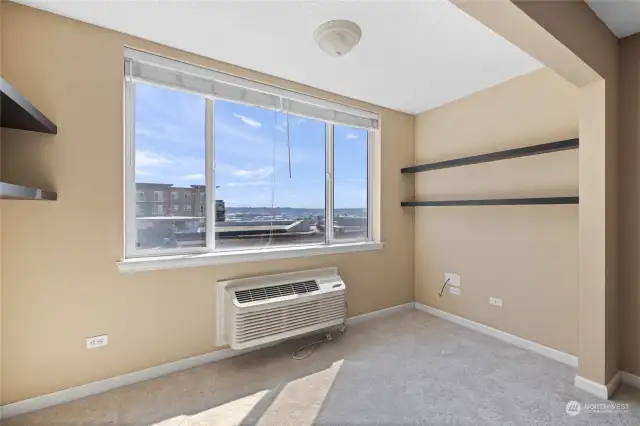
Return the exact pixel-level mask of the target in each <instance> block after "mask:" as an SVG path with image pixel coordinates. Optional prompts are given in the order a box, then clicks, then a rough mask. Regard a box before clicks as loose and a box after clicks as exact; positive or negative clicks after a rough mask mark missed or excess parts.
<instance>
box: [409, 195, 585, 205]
mask: <svg viewBox="0 0 640 426" xmlns="http://www.w3.org/2000/svg"><path fill="white" fill-rule="evenodd" d="M578 203H579V198H578V197H543V198H497V199H488V200H448V201H402V202H401V203H400V205H401V206H403V207H435V206H530V205H537V204H542V205H545V204H578Z"/></svg>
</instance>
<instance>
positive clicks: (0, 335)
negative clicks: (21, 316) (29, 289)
mask: <svg viewBox="0 0 640 426" xmlns="http://www.w3.org/2000/svg"><path fill="white" fill-rule="evenodd" d="M2 9H3V2H1V1H0V77H2V76H4V74H3V73H2V19H3V15H2ZM1 146H2V132H1V131H0V147H1ZM1 156H2V154H1V152H0V158H1ZM0 170H1V168H0ZM1 176H2V173H0V179H1ZM1 233H2V207H1V206H0V234H1ZM0 259H2V239H1V238H0ZM2 315H3V312H2V262H1V261H0V403H1V401H2V395H3V392H2V389H3V383H2Z"/></svg>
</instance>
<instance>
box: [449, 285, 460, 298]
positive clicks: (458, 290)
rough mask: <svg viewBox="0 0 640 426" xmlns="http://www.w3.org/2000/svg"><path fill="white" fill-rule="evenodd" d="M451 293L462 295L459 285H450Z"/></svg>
mask: <svg viewBox="0 0 640 426" xmlns="http://www.w3.org/2000/svg"><path fill="white" fill-rule="evenodd" d="M449 293H451V294H453V295H455V296H460V289H459V288H458V287H449Z"/></svg>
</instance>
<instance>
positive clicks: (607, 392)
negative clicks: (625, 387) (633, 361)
mask: <svg viewBox="0 0 640 426" xmlns="http://www.w3.org/2000/svg"><path fill="white" fill-rule="evenodd" d="M621 379H622V372H621V371H618V372H617V373H616V374H615V375H614V376H613V377H612V378H611V380H609V383H607V384H606V385H603V384H600V383H597V382H594V381H592V380H589V379H587V378H584V377H582V376H576V378H575V379H574V381H573V384H574V385H575V386H576V387H577V388H578V389H582V390H583V391H585V392H587V393H589V394H591V395H593V396H595V397H598V398H600V399H609V397H610V396H611V395H613V393H614V392H615V391H616V389H618V387H619V386H620V381H621Z"/></svg>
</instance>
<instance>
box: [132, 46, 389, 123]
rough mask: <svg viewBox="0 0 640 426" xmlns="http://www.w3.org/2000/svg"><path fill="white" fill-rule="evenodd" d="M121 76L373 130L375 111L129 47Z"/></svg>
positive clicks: (375, 118) (375, 119)
mask: <svg viewBox="0 0 640 426" xmlns="http://www.w3.org/2000/svg"><path fill="white" fill-rule="evenodd" d="M125 77H126V78H127V79H129V80H130V81H133V82H142V83H148V84H154V85H160V86H164V87H168V88H173V89H178V90H184V91H187V92H192V93H198V94H201V95H203V96H208V97H213V98H218V99H224V100H228V101H232V102H239V103H245V104H249V105H254V106H259V107H263V108H268V109H273V110H278V111H283V112H288V113H291V114H295V115H300V116H304V117H308V118H314V119H319V120H323V121H329V122H333V123H337V124H345V125H349V126H357V127H363V128H366V129H377V128H378V125H379V120H378V114H376V113H373V112H370V111H364V110H360V109H357V108H353V107H350V106H347V105H342V104H339V103H336V102H331V101H327V100H324V99H320V98H315V97H313V96H308V95H304V94H301V93H297V92H294V91H290V90H286V89H281V88H279V87H274V86H269V85H266V84H262V83H257V82H255V81H251V80H247V79H243V78H241V77H236V76H232V75H229V74H224V73H221V72H218V71H213V70H210V69H207V68H202V67H198V66H195V65H190V64H186V63H184V62H179V61H175V60H172V59H168V58H163V57H160V56H157V55H152V54H149V53H145V52H141V51H138V50H133V49H126V51H125Z"/></svg>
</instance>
